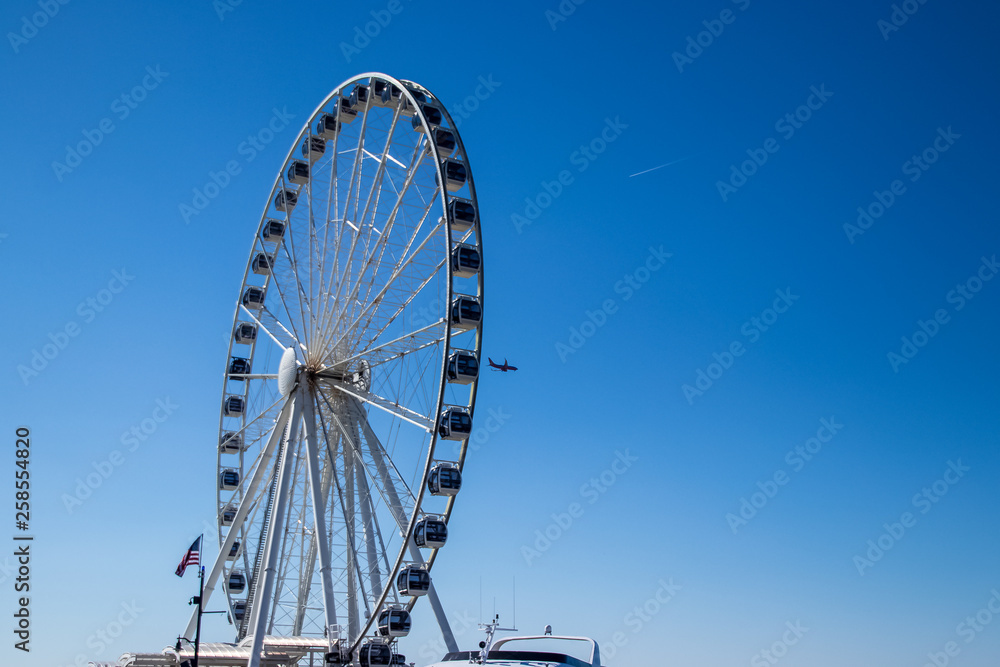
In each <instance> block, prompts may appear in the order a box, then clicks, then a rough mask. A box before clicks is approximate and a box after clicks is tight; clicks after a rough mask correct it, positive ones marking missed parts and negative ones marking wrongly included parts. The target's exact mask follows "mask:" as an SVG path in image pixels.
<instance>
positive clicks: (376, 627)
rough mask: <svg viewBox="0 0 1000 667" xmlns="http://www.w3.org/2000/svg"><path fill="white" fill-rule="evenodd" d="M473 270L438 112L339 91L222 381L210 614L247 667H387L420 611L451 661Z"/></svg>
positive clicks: (411, 87)
mask: <svg viewBox="0 0 1000 667" xmlns="http://www.w3.org/2000/svg"><path fill="white" fill-rule="evenodd" d="M482 258H483V254H482V237H481V234H480V221H479V215H478V205H477V201H476V190H475V186H474V183H473V179H472V172H471V170H470V167H469V161H468V158H467V156H466V152H465V147H464V146H463V144H462V140H461V137H460V136H459V133H458V130H457V128H456V126H455V123H454V122H453V121H452V118H451V116H450V115H449V114H448V112H447V110H446V109H445V108H444V106H443V105H442V104H441V102H440V101H439V100H438V99H437V98H436V97H434V96H433V95H432V94H431V93H430V92H429V91H428V90H427V89H426V88H424V87H422V86H420V85H418V84H416V83H413V82H411V81H404V80H397V79H394V78H392V77H389V76H386V75H384V74H378V73H367V74H362V75H360V76H356V77H354V78H352V79H350V80H348V81H346V82H344V83H343V84H341V85H340V86H338V87H337V88H336V89H335V90H334V91H333V92H332V93H331V94H330V95H329V96H328V97H327V99H326V100H324V101H323V103H322V104H320V105H319V107H318V108H317V109H316V111H315V112H314V113H313V114H312V116H311V117H310V119H309V120H308V122H307V123H306V124H305V126H304V127H303V128H302V131H301V132H300V134H299V136H298V138H297V139H296V142H295V144H293V146H292V149H291V151H289V153H288V156H287V157H286V159H285V162H284V164H283V166H282V168H281V171H280V172H279V174H278V176H277V178H276V179H275V182H274V186H273V188H272V189H271V194H270V195H269V197H268V203H267V205H266V207H265V209H264V212H263V215H262V216H261V220H260V223H259V225H258V228H257V232H256V234H255V235H254V237H253V243H252V245H251V249H250V255H249V258H248V260H247V266H246V270H245V272H244V275H243V282H242V285H241V287H240V292H239V297H238V299H237V305H236V314H235V317H234V321H233V329H232V331H233V333H232V338H231V341H230V345H229V353H228V355H227V359H226V369H225V378H224V381H223V391H222V405H221V410H220V419H219V441H218V478H217V483H218V496H217V498H218V521H219V544H220V553H219V557H218V559H217V561H216V562H215V564H214V566H213V567H212V569H211V571H210V572H207V573H206V578H205V592H204V594H203V597H202V599H203V601H205V600H207V599H208V597H209V596H210V595H211V594H212V592H213V590H214V589H216V588H220V587H221V588H222V590H223V591H224V592H225V594H226V598H227V602H228V605H229V608H230V612H231V614H230V618H231V619H232V621H233V623H234V625H235V627H236V639H237V641H238V642H239V641H253V642H254V646H255V649H254V653H255V654H258V655H259V653H260V651H259V647H260V642H261V641H262V640H263V637H264V636H265V635H268V636H282V637H324V636H326V637H329V638H330V639H331V645H332V646H339V650H340V652H341V657H342V661H343V662H345V663H351V662H358V663H360V664H362V665H378V664H389V663H388V660H389V658H390V657H391V651H390V650H389V649H390V646H391V643H392V642H393V641H394V639H395V638H397V637H401V636H405V635H406V634H407V632H409V629H410V623H411V619H410V613H409V612H410V611H411V610H412V608H413V605H414V604H415V603H416V601H417V600H418V599H419V598H420V597H424V596H426V597H427V598H428V599H429V602H430V604H431V606H432V608H433V611H434V614H435V616H436V618H437V621H438V624H439V625H440V628H441V632H442V635H443V638H444V641H445V644H446V646H447V647H448V650H449V651H455V650H457V645H456V643H455V640H454V637H453V635H452V632H451V630H450V628H449V626H448V620H447V618H446V616H445V613H444V610H443V608H442V606H441V603H440V601H439V599H438V597H437V594H436V592H435V589H434V585H433V582H432V579H431V569H432V567H433V565H434V562H435V560H436V557H437V554H438V551H439V550H440V549H442V548H444V547H445V544H446V542H447V540H448V520H449V517H450V516H451V512H452V507H453V505H454V502H455V498H456V495H457V494H458V492H459V489H460V488H461V485H462V468H463V465H464V462H465V455H466V451H467V443H468V438H469V436H470V434H471V430H472V420H473V415H474V412H475V400H476V389H477V384H478V375H479V359H480V349H481V344H482V333H483V332H482V319H483V271H482V261H483V259H482ZM194 623H195V619H194V617H192V620H191V623H190V625H189V627H188V629H187V632H186V636H188V637H190V636H193V635H192V630H193V627H194ZM383 660H385V662H383Z"/></svg>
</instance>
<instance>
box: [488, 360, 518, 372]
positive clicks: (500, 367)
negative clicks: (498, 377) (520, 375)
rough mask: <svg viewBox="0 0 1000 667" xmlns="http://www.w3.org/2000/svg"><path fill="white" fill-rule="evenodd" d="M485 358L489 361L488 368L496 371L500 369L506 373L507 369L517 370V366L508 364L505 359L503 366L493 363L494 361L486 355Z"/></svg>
mask: <svg viewBox="0 0 1000 667" xmlns="http://www.w3.org/2000/svg"><path fill="white" fill-rule="evenodd" d="M486 359H487V360H489V362H490V368H492V369H494V370H498V371H501V372H503V373H506V372H507V371H516V370H517V366H511V365H510V364H508V363H507V360H506V359H504V360H503V366H501V365H499V364H497V363H494V361H493V360H492V359H490V358H489V357H486Z"/></svg>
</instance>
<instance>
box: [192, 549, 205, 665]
mask: <svg viewBox="0 0 1000 667" xmlns="http://www.w3.org/2000/svg"><path fill="white" fill-rule="evenodd" d="M198 541H199V543H198V550H199V551H202V548H201V547H202V546H203V544H202V543H203V542H204V541H205V534H204V533H202V534H201V537H199V538H198ZM204 596H205V566H203V565H202V564H201V554H199V555H198V626H197V629H196V630H195V634H194V665H192V667H198V646H199V644H200V643H201V610H202V606H201V600H202V598H203V597H204Z"/></svg>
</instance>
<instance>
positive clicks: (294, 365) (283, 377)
mask: <svg viewBox="0 0 1000 667" xmlns="http://www.w3.org/2000/svg"><path fill="white" fill-rule="evenodd" d="M298 375H299V361H298V359H296V358H295V348H292V347H289V348H287V349H286V350H285V352H284V354H282V355H281V364H280V365H279V366H278V391H280V392H281V395H282V396H288V394H290V393H291V391H292V389H293V388H294V387H295V383H296V380H297V379H298Z"/></svg>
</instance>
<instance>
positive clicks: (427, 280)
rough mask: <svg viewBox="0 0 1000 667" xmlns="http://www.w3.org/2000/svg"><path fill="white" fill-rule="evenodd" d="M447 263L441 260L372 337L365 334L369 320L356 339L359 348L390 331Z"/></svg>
mask: <svg viewBox="0 0 1000 667" xmlns="http://www.w3.org/2000/svg"><path fill="white" fill-rule="evenodd" d="M445 261H446V260H441V263H440V264H438V265H437V267H436V269H435V272H434V273H431V274H430V275H428V276H427V277H426V278H425V279H424V280H423V282H421V283H420V284H419V285H418V286H417V287H416V288H414V289H413V291H412V292H411V293H410V294H409V296H407V297H406V300H405V301H403V303H402V304H400V305H399V306H397V308H396V310H395V311H393V313H392V314H391V315H390V316H389V317H388V318H387V319H386V320H385V324H383V325H382V327H381V328H380V329H379V330H378V331H376V332H375V334H374V335H372V336H365V335H364V334H366V333H367V331H368V327H367V324H369V323H371V318H369V320H368V322H367V323H366V326H365V328H364V329H363V330H362V331H361V333H360V334H359V335H358V336H357V337H356V339H357V346H361V345H362V344H365V343H367V344H368V345H370V344H371V342H374V341H376V340H378V339H379V337H381V335H382V334H383V333H385V331H386V329H388V328H389V326H390V325H391V324H392V323H393V322H394V321H395V320H396V318H397V317H399V316H400V315H401V314H402V313H403V311H404V310H406V308H407V307H408V306H409V305H410V304H411V303H413V300H414V299H416V298H417V297H418V296H420V293H421V292H423V290H424V288H425V287H427V285H429V284H430V282H431V280H433V279H434V277H435V276H436V275H437V270H439V269H440V268H441V267H443V266H444V264H445ZM355 349H356V348H355Z"/></svg>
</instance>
